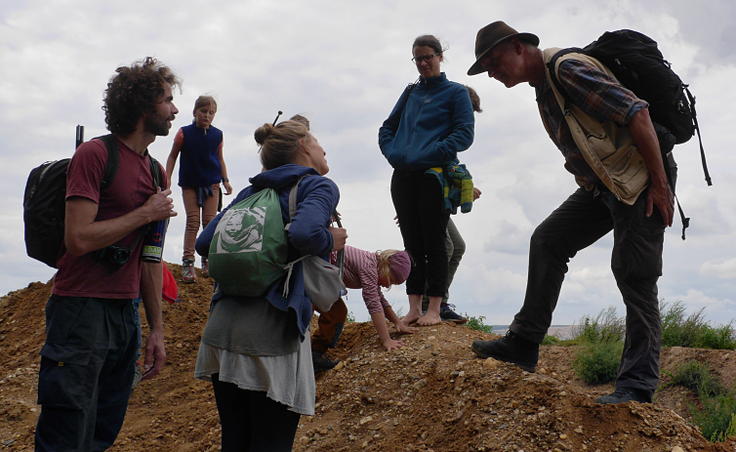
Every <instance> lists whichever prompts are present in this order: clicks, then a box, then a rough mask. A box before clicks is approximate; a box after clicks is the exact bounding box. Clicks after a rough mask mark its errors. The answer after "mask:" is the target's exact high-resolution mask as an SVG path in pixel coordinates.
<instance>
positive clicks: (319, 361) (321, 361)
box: [312, 352, 339, 373]
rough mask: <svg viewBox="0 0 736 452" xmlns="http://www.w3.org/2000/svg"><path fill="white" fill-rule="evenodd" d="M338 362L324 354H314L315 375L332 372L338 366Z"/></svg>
mask: <svg viewBox="0 0 736 452" xmlns="http://www.w3.org/2000/svg"><path fill="white" fill-rule="evenodd" d="M338 362H339V361H332V360H331V359H329V358H327V357H326V356H325V355H324V354H322V353H319V352H312V366H313V367H314V373H317V372H323V371H325V370H330V369H332V368H333V367H335V366H337V363H338Z"/></svg>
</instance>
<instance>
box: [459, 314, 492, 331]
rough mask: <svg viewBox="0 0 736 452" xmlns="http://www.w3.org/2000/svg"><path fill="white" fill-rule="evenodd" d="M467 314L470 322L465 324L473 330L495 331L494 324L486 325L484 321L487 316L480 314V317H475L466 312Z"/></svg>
mask: <svg viewBox="0 0 736 452" xmlns="http://www.w3.org/2000/svg"><path fill="white" fill-rule="evenodd" d="M465 316H466V317H467V318H468V322H467V323H466V324H465V326H467V327H468V328H470V329H471V330H476V331H483V332H484V333H491V332H492V331H493V326H492V325H486V324H485V323H484V322H485V320H486V318H485V317H483V316H482V315H479V316H478V317H473V316H468V315H467V314H465Z"/></svg>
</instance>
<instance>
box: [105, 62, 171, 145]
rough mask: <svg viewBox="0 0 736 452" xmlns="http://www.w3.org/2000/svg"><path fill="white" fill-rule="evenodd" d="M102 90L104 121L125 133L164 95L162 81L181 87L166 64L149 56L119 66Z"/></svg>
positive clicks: (121, 133)
mask: <svg viewBox="0 0 736 452" xmlns="http://www.w3.org/2000/svg"><path fill="white" fill-rule="evenodd" d="M115 72H117V75H115V76H113V77H112V78H111V79H110V82H109V83H108V84H107V89H106V90H105V99H104V102H105V104H104V105H103V107H102V109H103V110H104V111H105V123H107V129H108V130H109V131H110V132H112V133H115V134H119V135H128V134H130V133H132V132H133V131H134V130H135V126H136V123H137V122H138V120H139V119H140V118H141V116H143V114H144V113H149V112H153V111H154V110H155V105H156V102H157V101H158V100H159V98H160V97H161V96H162V95H163V94H164V83H168V84H170V85H172V86H173V85H176V86H180V85H181V83H180V81H179V79H178V78H177V77H176V75H174V73H173V72H172V71H171V69H169V68H168V67H166V66H164V65H163V64H161V63H160V62H159V61H158V60H156V59H155V58H152V57H146V58H145V59H144V60H141V61H137V62H135V63H133V64H132V65H131V66H121V67H119V68H117V69H116V70H115Z"/></svg>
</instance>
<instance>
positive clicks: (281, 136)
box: [253, 120, 309, 170]
mask: <svg viewBox="0 0 736 452" xmlns="http://www.w3.org/2000/svg"><path fill="white" fill-rule="evenodd" d="M253 135H254V137H255V139H256V143H258V144H260V145H261V164H262V165H263V168H265V169H267V170H270V169H274V168H278V167H279V166H282V165H286V164H288V163H292V162H293V161H294V158H295V157H296V151H297V149H298V147H299V144H300V143H299V140H302V139H304V138H306V137H308V136H309V130H307V127H306V126H305V125H304V124H302V123H301V122H298V121H292V120H289V121H282V122H280V123H278V124H276V125H275V126H274V125H272V124H268V123H266V124H263V125H262V126H261V127H259V128H258V129H256V131H255V133H254V134H253Z"/></svg>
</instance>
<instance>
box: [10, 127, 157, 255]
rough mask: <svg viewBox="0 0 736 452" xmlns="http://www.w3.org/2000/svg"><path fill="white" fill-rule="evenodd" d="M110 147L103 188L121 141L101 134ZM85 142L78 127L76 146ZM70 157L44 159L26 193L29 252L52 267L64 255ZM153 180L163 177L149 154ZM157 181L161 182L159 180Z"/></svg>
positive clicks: (111, 174) (111, 175)
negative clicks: (46, 160) (53, 159)
mask: <svg viewBox="0 0 736 452" xmlns="http://www.w3.org/2000/svg"><path fill="white" fill-rule="evenodd" d="M98 138H99V139H100V140H102V141H103V142H104V143H105V147H106V148H107V163H106V164H105V172H104V174H103V177H102V183H101V184H100V190H105V189H106V188H107V187H109V186H110V184H111V183H112V181H113V179H114V178H115V173H116V172H117V168H118V162H119V160H120V150H119V149H118V141H117V139H116V138H115V137H114V136H113V135H104V136H101V137H98ZM81 142H82V139H81V136H80V129H79V126H78V128H77V145H79V144H80V143H81ZM70 161H71V159H70V158H65V159H61V160H56V161H52V162H45V163H43V164H41V165H40V166H38V167H36V168H34V169H33V170H31V173H30V175H29V176H28V181H27V182H26V188H25V193H24V195H23V224H24V229H25V242H26V253H27V254H28V256H30V257H32V258H34V259H36V260H39V261H41V262H43V263H45V264H47V265H49V266H50V267H54V268H57V261H58V260H59V258H60V257H61V256H62V255H63V254H64V251H65V248H64V215H65V208H66V206H65V204H66V171H67V168H68V166H69V162H70ZM150 161H151V171H152V174H153V175H154V181H156V180H157V179H158V180H159V181H160V180H163V179H162V175H161V174H160V167H159V165H158V163H157V162H156V161H155V159H153V157H150ZM157 184H158V183H157Z"/></svg>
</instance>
